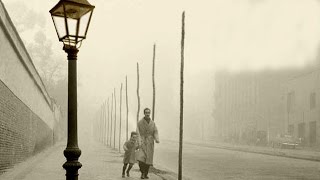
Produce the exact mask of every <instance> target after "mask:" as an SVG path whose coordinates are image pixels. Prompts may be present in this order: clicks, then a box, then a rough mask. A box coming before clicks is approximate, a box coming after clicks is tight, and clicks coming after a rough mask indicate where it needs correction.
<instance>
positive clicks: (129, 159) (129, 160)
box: [122, 131, 138, 178]
mask: <svg viewBox="0 0 320 180" xmlns="http://www.w3.org/2000/svg"><path fill="white" fill-rule="evenodd" d="M137 139H138V133H136V132H134V131H133V132H131V137H130V139H129V140H128V141H127V142H125V143H124V145H123V149H124V151H125V153H124V157H123V168H122V177H123V178H124V177H125V171H126V169H127V166H128V164H129V167H128V169H127V176H128V177H130V170H131V168H132V166H133V164H134V163H135V162H136V157H135V151H136V149H138V142H137Z"/></svg>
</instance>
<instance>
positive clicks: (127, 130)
mask: <svg viewBox="0 0 320 180" xmlns="http://www.w3.org/2000/svg"><path fill="white" fill-rule="evenodd" d="M126 107H127V108H126V109H127V116H126V118H127V119H126V121H127V128H126V132H127V134H126V140H127V141H128V134H129V129H128V126H129V125H128V115H129V107H128V79H127V76H126Z"/></svg>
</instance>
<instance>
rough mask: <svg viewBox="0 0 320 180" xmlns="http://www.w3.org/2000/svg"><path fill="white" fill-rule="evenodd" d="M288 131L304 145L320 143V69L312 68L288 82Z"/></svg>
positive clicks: (286, 98)
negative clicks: (300, 139)
mask: <svg viewBox="0 0 320 180" xmlns="http://www.w3.org/2000/svg"><path fill="white" fill-rule="evenodd" d="M285 93H286V95H285V101H286V103H285V105H286V109H285V110H286V114H285V117H286V118H285V124H286V129H287V132H288V133H289V134H291V135H294V136H295V137H298V138H302V140H303V144H304V145H311V146H313V145H317V144H318V145H319V144H320V106H319V102H320V98H319V95H320V70H319V69H316V70H310V71H307V72H304V73H301V74H300V75H297V76H295V77H293V78H291V79H290V80H288V81H287V82H286V91H285Z"/></svg>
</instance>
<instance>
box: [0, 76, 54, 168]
mask: <svg viewBox="0 0 320 180" xmlns="http://www.w3.org/2000/svg"><path fill="white" fill-rule="evenodd" d="M52 135H53V133H52V129H51V128H49V126H48V125H47V124H46V123H45V121H43V120H41V119H40V118H39V116H37V115H36V114H35V113H34V112H32V111H31V110H30V108H29V107H28V106H26V105H25V104H24V103H23V102H22V101H21V100H20V99H19V98H18V97H16V96H15V95H14V94H13V93H12V92H11V91H10V89H9V88H8V87H7V86H6V85H5V84H4V83H3V82H2V81H0V173H1V172H3V171H4V170H6V169H8V168H10V167H12V166H13V165H14V164H16V163H18V162H21V161H23V160H25V159H26V158H27V157H29V156H32V155H34V154H35V153H37V152H39V151H41V150H43V149H44V148H45V147H47V146H48V145H51V144H52V142H53V137H52Z"/></svg>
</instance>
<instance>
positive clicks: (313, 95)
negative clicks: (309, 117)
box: [310, 92, 317, 109]
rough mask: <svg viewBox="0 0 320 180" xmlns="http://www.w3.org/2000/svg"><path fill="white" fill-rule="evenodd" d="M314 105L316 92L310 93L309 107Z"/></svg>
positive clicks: (311, 107) (312, 107)
mask: <svg viewBox="0 0 320 180" xmlns="http://www.w3.org/2000/svg"><path fill="white" fill-rule="evenodd" d="M316 105H317V104H316V93H315V92H313V93H311V94H310V109H314V108H315V107H316Z"/></svg>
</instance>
